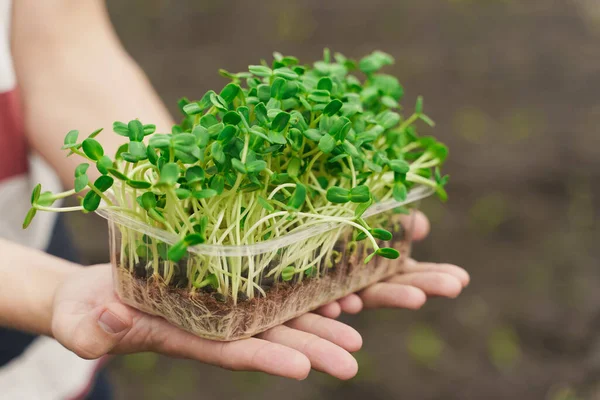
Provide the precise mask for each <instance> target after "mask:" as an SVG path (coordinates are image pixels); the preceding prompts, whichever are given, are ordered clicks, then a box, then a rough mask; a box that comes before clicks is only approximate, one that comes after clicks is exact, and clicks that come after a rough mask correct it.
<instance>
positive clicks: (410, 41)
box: [69, 0, 600, 400]
mask: <svg viewBox="0 0 600 400" xmlns="http://www.w3.org/2000/svg"><path fill="white" fill-rule="evenodd" d="M108 5H109V9H110V13H111V18H112V20H113V22H114V24H115V27H116V30H117V32H118V34H119V35H120V37H121V39H122V41H123V43H124V45H125V47H126V48H127V49H128V51H129V52H130V53H131V55H132V56H133V57H134V58H135V59H136V60H137V61H138V62H139V64H140V65H141V66H142V68H143V69H144V70H145V71H146V73H147V74H148V76H149V77H150V80H151V81H152V82H153V84H154V85H155V87H156V88H157V90H158V92H159V94H160V95H161V97H162V98H163V99H164V101H165V102H166V103H167V104H168V105H169V106H170V109H171V111H172V112H173V113H175V112H176V107H175V104H176V100H177V99H178V98H179V97H182V96H188V97H190V98H199V97H200V96H201V95H202V94H203V93H204V92H205V91H206V90H208V89H211V88H219V87H222V85H223V84H224V83H225V80H223V79H222V78H220V77H219V76H218V74H217V70H218V68H225V69H227V70H230V71H241V70H244V69H245V68H246V67H247V66H248V65H249V64H256V63H258V61H259V60H260V59H261V58H265V59H269V60H270V56H271V53H272V52H273V51H279V52H282V53H284V54H289V55H294V56H298V57H299V58H300V59H301V60H302V61H303V62H312V61H314V60H316V59H318V58H320V57H321V54H322V50H323V48H324V47H330V48H331V49H332V50H333V51H339V52H342V53H344V54H345V55H347V56H351V57H355V58H359V57H361V56H363V55H365V54H367V53H369V52H371V51H372V50H375V49H380V50H383V51H386V52H388V53H390V54H392V55H393V56H394V57H395V58H396V62H397V63H396V65H395V66H393V67H391V68H388V69H387V72H389V73H392V74H394V75H396V76H398V77H399V78H400V80H401V82H402V83H403V85H404V87H405V98H404V105H405V106H406V107H407V108H409V109H412V107H413V105H414V100H415V98H416V96H417V95H420V94H422V95H423V96H424V98H425V111H426V112H427V114H429V115H430V116H431V117H432V118H433V119H434V120H435V121H436V122H437V127H436V129H435V130H434V132H432V133H433V134H435V135H437V136H438V137H439V138H440V139H441V140H442V141H444V142H445V143H447V144H448V145H449V147H450V149H451V157H450V159H449V162H448V164H447V169H446V171H447V172H448V173H449V174H450V175H451V181H450V185H449V194H450V200H449V202H448V203H447V204H440V203H439V202H437V200H432V201H426V202H425V203H424V204H423V208H424V210H425V211H426V212H427V214H428V215H429V217H430V218H431V220H432V223H433V231H432V234H431V237H430V238H428V239H427V240H426V241H425V242H423V243H418V244H416V246H415V248H414V255H415V257H416V258H418V259H421V260H431V261H439V262H450V263H454V264H458V265H461V266H463V267H465V268H466V269H467V270H468V271H469V272H470V273H471V277H472V283H471V285H470V286H469V287H468V288H467V289H466V291H465V292H464V294H463V295H461V296H460V297H459V298H458V299H456V300H439V299H433V300H432V301H430V302H429V303H428V304H427V305H426V306H425V307H424V308H423V309H422V310H420V311H417V312H414V311H386V310H381V311H369V312H364V313H362V314H361V315H359V316H353V317H344V318H343V320H344V321H347V322H349V323H350V324H351V325H353V326H355V327H356V328H357V329H358V330H359V331H360V332H361V333H362V335H363V338H364V347H363V349H362V350H361V351H360V352H359V353H357V354H356V357H357V359H358V361H359V365H360V372H359V374H358V376H357V377H356V378H355V379H353V380H351V381H349V382H340V381H337V380H335V379H333V378H328V377H325V376H324V375H322V374H320V373H317V372H313V373H311V376H310V377H309V379H308V380H307V381H305V382H303V383H299V382H291V381H287V380H284V379H280V378H273V377H268V376H265V375H260V374H255V373H232V372H227V371H222V370H220V369H217V368H213V367H208V366H205V365H201V364H198V363H195V362H190V361H182V360H172V359H168V358H163V357H160V356H156V355H153V354H139V355H135V356H127V357H118V358H116V359H115V360H114V361H113V362H112V363H111V364H110V366H109V369H110V376H111V379H112V380H113V382H114V383H115V385H116V387H117V391H118V394H119V397H118V398H120V399H261V400H265V399H275V398H281V397H282V396H284V397H285V399H286V400H305V399H332V400H335V399H344V400H352V399H365V398H368V399H371V400H377V399H445V400H451V399H482V398H485V399H508V398H512V399H551V400H567V399H569V400H574V399H600V268H599V264H600V225H599V224H598V221H599V217H600V186H599V184H600V132H599V129H598V124H599V122H600V102H599V101H598V97H599V96H598V95H599V93H600V4H599V3H598V2H597V0H571V1H569V0H560V1H558V0H528V1H518V0H486V1H483V0H479V1H477V0H445V1H442V0H421V1H399V0H370V1H362V0H329V1H319V0H285V1H282V0H262V1H256V0H230V1H217V0H178V1H173V0H127V1H125V0H110V1H108ZM69 223H70V224H71V226H72V227H73V228H77V229H79V228H84V229H85V227H86V226H87V227H88V228H89V227H90V225H93V226H94V229H91V230H90V229H87V232H90V233H92V232H93V236H91V235H88V236H87V237H85V238H84V237H82V236H79V237H78V246H79V247H80V249H81V250H82V252H83V255H84V256H85V259H86V260H87V262H88V263H97V262H105V261H107V260H108V251H107V246H106V245H105V242H106V231H105V223H104V222H103V221H101V220H98V219H93V218H91V217H89V216H88V217H83V218H82V217H81V216H79V215H69ZM84 225H85V226H84ZM99 243H100V244H101V245H99Z"/></svg>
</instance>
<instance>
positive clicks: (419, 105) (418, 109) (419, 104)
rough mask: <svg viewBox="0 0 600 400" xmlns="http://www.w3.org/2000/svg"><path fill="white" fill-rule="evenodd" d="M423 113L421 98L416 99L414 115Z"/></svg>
mask: <svg viewBox="0 0 600 400" xmlns="http://www.w3.org/2000/svg"><path fill="white" fill-rule="evenodd" d="M422 113H423V96H418V97H417V102H416V103H415V114H422Z"/></svg>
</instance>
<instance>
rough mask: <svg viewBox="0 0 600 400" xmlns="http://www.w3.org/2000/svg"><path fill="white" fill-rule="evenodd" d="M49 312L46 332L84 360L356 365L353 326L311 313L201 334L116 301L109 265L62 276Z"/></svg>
mask: <svg viewBox="0 0 600 400" xmlns="http://www.w3.org/2000/svg"><path fill="white" fill-rule="evenodd" d="M52 310H53V311H52V312H53V315H52V322H51V325H52V335H53V336H54V337H55V338H56V339H57V340H58V341H59V342H60V343H61V344H62V345H63V346H65V347H67V348H68V349H70V350H72V351H73V352H75V353H76V354H77V355H79V356H80V357H83V358H88V359H94V358H99V357H102V356H103V355H105V354H108V353H112V354H125V353H137V352H144V351H153V352H157V353H162V354H166V355H169V356H173V357H180V358H188V359H194V360H198V361H201V362H204V363H207V364H212V365H216V366H220V367H223V368H226V369H231V370H252V371H262V372H266V373H269V374H272V375H279V376H283V377H288V378H295V379H304V378H306V377H307V376H308V374H309V372H310V370H311V367H312V368H314V369H316V370H319V371H323V372H325V373H327V374H329V375H332V376H334V377H337V378H339V379H349V378H352V377H353V376H354V375H356V372H357V370H358V366H357V363H356V361H355V359H354V358H353V357H352V356H351V355H350V352H352V351H357V350H359V349H360V347H361V345H362V338H361V337H360V335H359V334H358V332H356V331H355V330H354V329H353V328H351V327H350V326H347V325H345V324H343V323H341V322H338V321H335V320H333V319H329V318H326V317H323V316H321V315H317V314H314V313H307V314H304V315H302V316H300V317H298V318H295V319H293V320H291V321H289V322H287V323H285V324H283V325H280V326H277V327H274V328H272V329H269V330H268V331H266V332H264V333H262V334H260V335H258V336H257V337H253V338H249V339H243V340H238V341H233V342H216V341H212V340H207V339H202V338H199V337H197V336H194V335H192V334H191V333H188V332H185V331H183V330H180V329H178V328H177V327H175V326H173V325H171V324H170V323H168V322H167V321H166V320H164V319H162V318H159V317H156V316H152V315H149V314H145V313H143V312H140V311H137V310H135V309H133V308H131V307H128V306H126V305H124V304H123V303H121V302H120V301H119V299H118V298H117V296H116V294H115V293H114V290H113V283H112V275H111V267H110V265H98V266H93V267H88V268H81V269H79V270H78V271H76V272H74V273H72V274H71V275H69V276H68V277H66V278H65V279H64V281H63V282H62V283H61V284H60V286H58V288H57V290H56V293H55V296H54V302H53V307H52Z"/></svg>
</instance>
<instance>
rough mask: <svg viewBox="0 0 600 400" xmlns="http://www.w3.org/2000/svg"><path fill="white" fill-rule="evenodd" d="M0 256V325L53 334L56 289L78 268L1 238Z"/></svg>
mask: <svg viewBox="0 0 600 400" xmlns="http://www.w3.org/2000/svg"><path fill="white" fill-rule="evenodd" d="M0 254H2V263H0V276H2V279H0V326H9V327H11V328H15V329H19V330H23V331H28V332H32V333H37V334H42V335H50V334H51V328H50V327H51V321H52V302H53V299H54V293H55V292H56V288H57V287H58V286H59V285H60V283H61V282H62V281H63V280H64V279H65V278H66V277H67V276H68V275H69V274H71V273H73V272H75V271H77V270H79V268H78V267H77V266H76V265H75V264H72V263H70V262H67V261H64V260H61V259H59V258H56V257H51V256H48V255H46V254H44V253H42V252H40V251H37V250H33V249H29V248H26V247H22V246H18V245H16V244H13V243H10V242H7V241H5V240H2V239H0ZM25 265H26V266H27V268H23V266H25Z"/></svg>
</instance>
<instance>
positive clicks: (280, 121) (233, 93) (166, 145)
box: [23, 50, 448, 299]
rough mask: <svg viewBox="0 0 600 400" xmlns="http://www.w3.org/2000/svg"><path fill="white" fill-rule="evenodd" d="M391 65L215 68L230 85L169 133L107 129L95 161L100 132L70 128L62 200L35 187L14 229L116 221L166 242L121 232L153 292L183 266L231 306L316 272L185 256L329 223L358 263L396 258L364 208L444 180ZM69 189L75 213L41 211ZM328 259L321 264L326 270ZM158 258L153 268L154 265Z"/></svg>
mask: <svg viewBox="0 0 600 400" xmlns="http://www.w3.org/2000/svg"><path fill="white" fill-rule="evenodd" d="M393 62H394V59H393V58H392V57H391V56H390V55H388V54H386V53H383V52H380V51H376V52H373V53H372V54H369V55H367V56H366V57H364V58H362V59H361V60H359V61H358V62H356V61H353V60H350V59H347V58H346V57H344V56H343V55H341V54H334V55H333V56H332V55H331V53H330V52H329V51H328V50H326V51H325V53H324V57H323V60H322V61H317V62H315V63H314V64H313V65H312V66H310V65H300V64H299V61H298V60H297V59H296V58H295V57H290V56H287V57H284V56H283V55H281V54H279V53H275V54H274V61H273V62H272V64H271V65H268V64H266V63H263V64H261V65H251V66H249V67H248V71H247V72H241V73H231V72H227V71H225V70H221V71H220V74H221V75H222V76H224V77H226V78H227V79H229V80H230V81H231V82H230V83H228V84H226V85H225V86H224V87H223V88H222V89H221V90H220V91H213V90H210V91H208V92H207V93H206V94H205V95H204V96H202V97H201V98H200V100H197V101H190V100H188V99H187V98H183V99H181V100H180V101H179V102H178V106H179V109H180V111H181V112H182V114H183V118H182V120H181V122H180V123H179V124H177V125H175V126H173V127H172V129H171V131H170V132H157V131H156V126H154V125H152V124H145V122H146V121H144V123H142V122H141V121H139V120H135V119H134V120H131V121H129V122H120V121H117V122H115V123H114V124H113V126H112V130H113V131H114V132H115V134H117V135H119V136H121V137H122V139H123V141H124V144H123V145H122V146H121V147H120V148H119V150H118V151H117V152H116V154H114V155H110V154H105V151H104V148H103V147H102V145H101V142H102V141H101V136H99V133H100V132H101V129H100V130H97V131H94V132H92V133H90V134H89V135H87V136H85V137H82V135H81V134H80V132H79V131H76V130H72V131H70V132H68V133H67V135H66V136H65V138H64V143H63V146H62V148H63V149H65V150H66V151H67V152H68V154H69V155H70V154H76V155H78V156H81V157H82V158H84V159H85V160H84V162H82V163H81V164H79V166H77V168H76V169H75V172H74V190H71V191H67V192H63V193H58V194H52V193H48V192H46V193H42V192H41V187H40V186H39V185H38V186H36V187H35V189H34V191H33V193H32V197H31V204H32V208H31V209H30V211H29V212H28V214H27V216H26V218H25V221H24V224H23V226H24V227H27V226H28V225H29V224H30V223H31V220H32V219H33V217H34V216H35V214H36V212H37V211H71V210H80V211H84V212H90V211H95V210H98V209H110V210H113V211H115V212H120V213H124V214H127V216H128V217H129V218H133V219H135V220H137V221H139V222H141V223H143V224H146V225H148V226H151V227H154V228H159V229H163V230H165V231H167V232H169V233H171V234H174V235H177V237H178V238H179V241H178V242H176V243H174V244H172V245H170V246H167V245H166V244H165V243H163V242H160V241H159V240H158V239H149V240H148V239H144V240H142V239H141V238H140V239H135V235H132V234H129V236H127V235H125V233H123V237H127V238H133V239H127V240H123V245H122V249H121V257H138V258H139V257H147V260H146V262H147V263H148V265H151V266H152V267H153V272H154V274H155V275H161V277H162V279H163V280H164V281H165V282H166V283H169V281H170V280H171V279H172V275H173V271H174V268H175V267H174V266H175V265H178V267H177V268H185V265H184V264H181V263H188V264H186V265H187V269H185V270H186V271H187V278H188V279H187V281H186V282H188V287H189V288H190V289H191V290H200V289H204V288H207V287H211V288H212V289H214V290H218V291H219V292H220V293H222V294H224V295H232V296H233V297H234V299H235V298H236V296H237V292H238V290H243V291H245V293H246V295H247V296H248V297H253V296H254V295H255V288H256V286H257V285H258V284H259V283H258V282H259V279H260V277H261V276H262V275H263V274H271V275H272V276H275V277H280V278H281V279H282V280H284V281H291V280H292V279H296V278H297V279H302V277H305V278H306V279H308V278H312V277H315V276H318V270H319V266H318V265H315V264H314V263H313V264H311V262H313V260H309V259H307V260H305V261H302V262H300V261H299V260H297V261H294V265H290V264H289V263H287V262H284V261H282V262H280V263H279V264H278V265H277V266H276V267H274V268H273V267H272V266H271V267H269V263H268V262H267V263H266V264H264V265H254V266H252V267H249V266H239V265H237V266H233V265H232V266H230V265H219V264H218V263H214V262H213V261H210V260H203V261H199V259H194V258H193V257H195V255H193V253H189V252H188V249H189V248H190V247H191V246H197V245H200V244H202V243H209V244H213V245H249V244H253V243H257V242H261V241H264V240H269V239H273V238H276V237H281V236H283V235H285V234H288V233H290V232H294V231H296V230H299V229H302V227H303V226H306V225H312V224H316V223H322V222H335V223H339V224H343V225H346V226H348V227H351V228H352V229H355V234H354V238H355V240H366V241H367V242H364V243H369V248H370V249H371V250H370V251H369V253H368V254H366V259H365V262H369V261H370V260H371V259H372V258H373V257H375V256H381V257H386V258H391V259H393V258H397V257H398V256H399V253H398V251H397V250H394V249H392V248H387V247H379V245H380V243H381V242H385V241H390V240H392V232H390V231H389V230H387V229H383V228H382V227H378V226H376V227H371V226H370V225H369V224H368V223H367V222H366V221H365V219H363V214H364V213H365V212H366V211H367V209H368V208H369V206H371V205H372V204H373V203H375V202H379V201H385V200H391V199H395V200H397V201H398V202H402V201H405V200H406V199H407V196H408V193H409V191H410V190H411V189H412V188H413V187H414V186H415V185H426V186H430V187H432V188H433V189H434V190H435V191H436V193H437V194H438V196H439V197H440V198H441V199H442V200H445V199H446V197H447V194H446V191H445V189H444V186H445V185H446V184H447V182H448V177H447V176H443V175H442V174H441V172H440V169H439V167H440V166H441V165H442V164H443V162H444V161H445V159H446V158H447V156H448V149H447V147H446V146H444V145H443V144H441V143H439V142H438V141H437V140H436V139H435V138H433V137H430V136H420V135H419V134H418V132H417V131H418V127H419V124H427V125H430V126H433V125H434V123H433V121H432V120H431V118H429V117H428V116H427V115H426V114H424V107H423V99H422V98H421V97H420V96H419V97H417V100H416V103H415V106H414V112H413V114H411V115H406V116H404V115H402V114H401V110H402V109H401V108H400V102H401V101H402V99H403V97H404V89H403V87H402V86H401V85H400V83H399V82H398V80H397V79H396V78H395V77H393V76H391V75H387V74H385V73H383V72H382V71H381V70H382V68H384V67H385V66H387V65H390V64H392V63H393ZM361 74H363V75H364V76H365V79H364V80H361V79H359V77H358V76H359V75H361ZM91 166H93V167H95V169H97V171H98V172H99V173H100V175H101V176H100V177H99V178H97V179H96V180H95V181H94V182H91V181H90V178H88V174H89V171H90V170H89V168H90V167H91ZM86 191H87V192H86ZM75 193H78V194H79V193H81V196H83V198H82V199H81V205H80V206H79V207H69V208H56V207H51V205H52V204H53V203H54V201H55V200H57V199H60V198H63V197H66V196H68V195H72V194H75ZM398 212H405V209H404V208H399V209H398ZM128 240H129V241H131V240H132V241H133V242H131V243H129V242H128ZM378 241H379V242H378ZM323 248H324V250H323V251H324V252H327V251H331V249H327V248H326V247H325V246H323ZM128 249H133V250H132V251H129V250H128ZM336 254H337V255H338V256H339V257H338V258H340V257H341V254H340V253H339V252H336ZM332 257H333V254H332V253H331V254H329V255H328V256H327V257H326V258H324V259H327V262H326V263H325V264H327V263H329V264H328V266H332V264H331V263H332V261H331V260H334V259H335V257H333V258H332ZM161 260H162V261H161ZM187 260H189V261H187ZM193 260H196V261H193ZM334 261H335V260H334ZM160 262H164V263H166V264H165V265H166V266H165V267H164V268H162V269H161V268H158V264H159V263H160ZM178 263H179V264H178ZM180 265H184V266H183V267H181V266H180ZM244 274H245V275H244ZM249 274H252V275H249Z"/></svg>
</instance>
